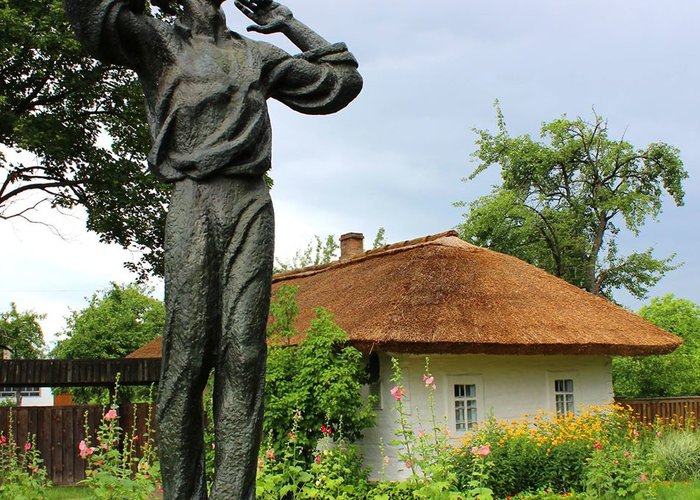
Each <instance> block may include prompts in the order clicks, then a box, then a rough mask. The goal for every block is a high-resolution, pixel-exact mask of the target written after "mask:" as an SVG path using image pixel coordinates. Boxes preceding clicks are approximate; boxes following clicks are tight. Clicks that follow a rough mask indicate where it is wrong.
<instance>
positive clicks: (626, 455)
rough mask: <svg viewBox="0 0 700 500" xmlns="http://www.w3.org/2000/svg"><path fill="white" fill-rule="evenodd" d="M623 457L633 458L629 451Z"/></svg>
mask: <svg viewBox="0 0 700 500" xmlns="http://www.w3.org/2000/svg"><path fill="white" fill-rule="evenodd" d="M623 455H624V456H625V458H629V457H630V456H631V455H630V452H629V451H625V452H624V453H623Z"/></svg>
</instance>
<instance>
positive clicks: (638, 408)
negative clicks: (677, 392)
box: [616, 397, 700, 422]
mask: <svg viewBox="0 0 700 500" xmlns="http://www.w3.org/2000/svg"><path fill="white" fill-rule="evenodd" d="M616 402H618V403H620V404H623V405H628V406H630V407H631V408H632V410H633V411H634V413H635V414H636V415H637V417H638V418H639V419H640V420H641V421H642V422H654V421H655V420H657V419H661V420H663V421H665V422H671V421H675V422H679V421H680V422H688V421H691V420H695V421H697V419H698V416H699V415H700V397H683V398H645V399H621V398H618V399H616Z"/></svg>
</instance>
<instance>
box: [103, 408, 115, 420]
mask: <svg viewBox="0 0 700 500" xmlns="http://www.w3.org/2000/svg"><path fill="white" fill-rule="evenodd" d="M104 418H105V420H114V419H115V418H117V410H115V409H114V408H112V409H111V410H109V411H108V412H107V413H106V414H105V417H104Z"/></svg>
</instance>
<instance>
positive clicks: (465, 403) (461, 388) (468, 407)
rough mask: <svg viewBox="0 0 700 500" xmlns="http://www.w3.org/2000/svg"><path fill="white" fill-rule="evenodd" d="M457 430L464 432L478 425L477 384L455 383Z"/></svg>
mask: <svg viewBox="0 0 700 500" xmlns="http://www.w3.org/2000/svg"><path fill="white" fill-rule="evenodd" d="M453 387H454V412H455V413H454V418H455V430H456V431H457V432H464V431H467V430H471V429H473V428H474V427H476V424H477V421H478V420H477V409H476V406H477V401H476V384H454V386H453Z"/></svg>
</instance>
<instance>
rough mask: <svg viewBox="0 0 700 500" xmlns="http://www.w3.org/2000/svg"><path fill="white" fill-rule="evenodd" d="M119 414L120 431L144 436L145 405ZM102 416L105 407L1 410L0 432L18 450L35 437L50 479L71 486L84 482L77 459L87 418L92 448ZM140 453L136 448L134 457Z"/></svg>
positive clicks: (128, 407)
mask: <svg viewBox="0 0 700 500" xmlns="http://www.w3.org/2000/svg"><path fill="white" fill-rule="evenodd" d="M118 411H119V425H120V427H122V429H124V431H125V432H126V433H128V434H129V435H131V436H133V435H138V436H139V437H141V436H143V434H144V432H145V431H146V428H147V424H146V420H147V418H146V417H147V416H148V411H149V408H148V404H146V403H137V404H130V403H125V404H121V405H120V406H119V410H118ZM10 412H11V413H12V417H11V420H12V428H11V429H10ZM105 412H106V409H105V407H102V406H96V405H76V406H63V407H57V406H47V407H21V408H7V407H3V408H0V431H1V432H2V433H3V434H4V435H5V436H7V435H8V433H9V432H10V431H11V432H12V434H13V435H14V437H15V440H16V441H17V444H18V445H19V446H20V447H22V446H24V444H25V443H26V442H27V436H28V435H32V436H36V446H37V448H38V449H39V451H40V452H41V457H42V459H43V460H44V466H45V467H46V470H47V471H48V473H49V479H50V480H51V481H52V482H53V483H54V484H57V485H66V484H73V483H76V482H78V481H81V480H83V479H85V464H86V462H85V460H83V459H81V458H80V456H79V455H78V444H79V443H80V441H81V440H83V439H85V421H86V415H87V426H88V429H89V433H90V435H91V436H92V437H93V445H94V438H95V435H96V430H97V429H98V428H99V425H100V423H101V420H102V416H103V415H104V413H105ZM154 423H155V416H154V415H153V414H151V425H152V426H153V425H154ZM140 441H142V439H141V440H140ZM139 451H140V448H139V446H138V445H137V446H136V452H137V454H138V452H139Z"/></svg>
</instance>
